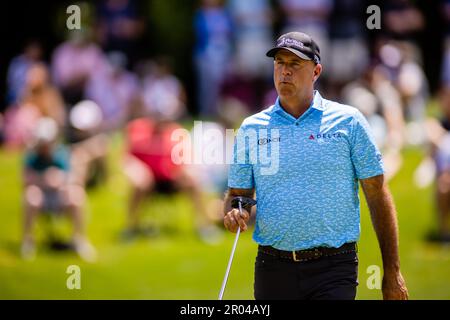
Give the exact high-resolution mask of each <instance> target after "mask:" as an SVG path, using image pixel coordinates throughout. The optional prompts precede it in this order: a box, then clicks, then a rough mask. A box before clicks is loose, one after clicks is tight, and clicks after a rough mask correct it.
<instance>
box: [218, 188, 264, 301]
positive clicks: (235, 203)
mask: <svg viewBox="0 0 450 320" xmlns="http://www.w3.org/2000/svg"><path fill="white" fill-rule="evenodd" d="M255 204H256V201H255V200H254V199H252V198H247V197H241V196H239V197H235V198H233V200H231V207H232V208H236V209H237V208H238V209H239V214H240V215H241V217H242V215H243V214H242V207H243V206H249V207H250V208H251V207H252V206H254V205H255ZM240 233H241V228H240V227H239V226H238V229H237V232H236V237H235V238H234V244H233V249H231V255H230V260H229V261H228V266H227V271H226V272H225V278H224V279H223V282H222V288H221V289H220V293H219V300H222V298H223V293H224V291H225V287H226V285H227V281H228V275H229V274H230V269H231V264H232V263H233V257H234V252H235V251H236V246H237V242H238V240H239V234H240Z"/></svg>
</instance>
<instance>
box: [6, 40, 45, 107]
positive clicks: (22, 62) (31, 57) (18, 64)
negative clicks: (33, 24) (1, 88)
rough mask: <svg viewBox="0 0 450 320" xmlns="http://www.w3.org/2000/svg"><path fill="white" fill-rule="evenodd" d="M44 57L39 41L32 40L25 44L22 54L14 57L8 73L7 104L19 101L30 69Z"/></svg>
mask: <svg viewBox="0 0 450 320" xmlns="http://www.w3.org/2000/svg"><path fill="white" fill-rule="evenodd" d="M41 59H42V47H41V44H40V43H39V42H38V41H35V40H33V41H30V42H28V43H27V44H26V45H25V48H24V51H23V53H22V54H20V55H18V56H17V57H15V58H13V59H12V61H11V63H10V65H9V68H8V75H7V83H8V92H7V104H8V105H12V104H14V103H16V102H17V100H18V99H19V98H20V97H21V95H22V93H23V89H24V86H25V82H26V76H27V73H28V69H29V68H30V67H31V66H32V65H34V64H35V63H37V62H39V61H41Z"/></svg>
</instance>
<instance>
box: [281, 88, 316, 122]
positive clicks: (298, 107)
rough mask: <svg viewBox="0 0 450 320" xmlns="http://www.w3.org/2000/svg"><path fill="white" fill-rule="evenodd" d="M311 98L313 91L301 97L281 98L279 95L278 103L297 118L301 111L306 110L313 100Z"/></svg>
mask: <svg viewBox="0 0 450 320" xmlns="http://www.w3.org/2000/svg"><path fill="white" fill-rule="evenodd" d="M313 98H314V93H313V92H311V94H310V95H308V96H305V97H303V98H292V99H283V98H282V97H280V104H281V106H282V107H283V109H284V110H285V111H286V112H287V113H289V114H290V115H292V116H293V117H294V118H296V119H298V118H300V117H301V116H302V114H303V113H305V111H306V110H308V108H309V106H310V105H311V103H312V101H313Z"/></svg>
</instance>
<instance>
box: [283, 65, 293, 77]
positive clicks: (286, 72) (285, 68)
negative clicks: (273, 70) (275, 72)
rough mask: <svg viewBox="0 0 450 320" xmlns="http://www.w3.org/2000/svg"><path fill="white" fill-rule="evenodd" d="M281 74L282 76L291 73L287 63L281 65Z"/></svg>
mask: <svg viewBox="0 0 450 320" xmlns="http://www.w3.org/2000/svg"><path fill="white" fill-rule="evenodd" d="M281 74H282V75H283V76H290V75H291V74H292V72H291V68H290V67H289V66H287V65H284V66H283V67H282V69H281Z"/></svg>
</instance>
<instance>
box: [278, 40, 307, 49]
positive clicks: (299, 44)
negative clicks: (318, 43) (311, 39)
mask: <svg viewBox="0 0 450 320" xmlns="http://www.w3.org/2000/svg"><path fill="white" fill-rule="evenodd" d="M283 46H288V47H297V48H300V49H303V47H304V46H305V45H304V44H303V42H301V41H298V40H295V39H291V38H283V39H281V40H279V41H278V43H277V47H283Z"/></svg>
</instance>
